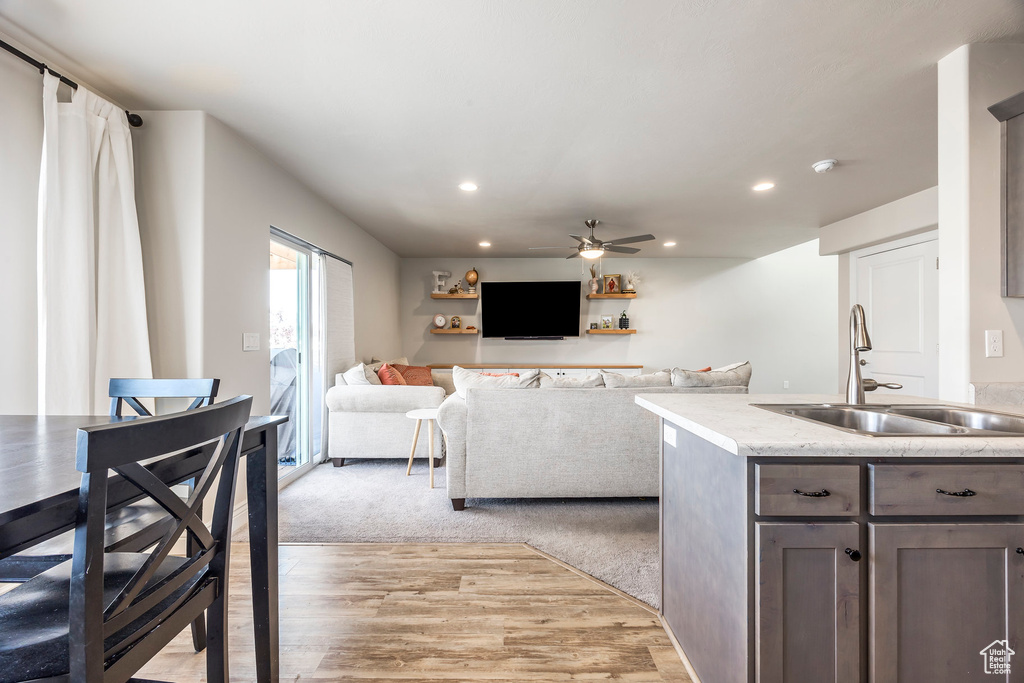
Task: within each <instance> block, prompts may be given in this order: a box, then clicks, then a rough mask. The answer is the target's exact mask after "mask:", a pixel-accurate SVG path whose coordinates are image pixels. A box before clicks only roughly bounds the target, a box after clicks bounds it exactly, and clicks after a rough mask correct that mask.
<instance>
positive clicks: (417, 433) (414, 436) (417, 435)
mask: <svg viewBox="0 0 1024 683" xmlns="http://www.w3.org/2000/svg"><path fill="white" fill-rule="evenodd" d="M422 422H423V420H416V431H414V432H413V433H412V450H410V451H409V466H408V467H406V468H405V476H407V477H408V476H409V473H410V472H412V459H413V456H415V455H416V442H417V441H419V438H420V424H421V423H422Z"/></svg>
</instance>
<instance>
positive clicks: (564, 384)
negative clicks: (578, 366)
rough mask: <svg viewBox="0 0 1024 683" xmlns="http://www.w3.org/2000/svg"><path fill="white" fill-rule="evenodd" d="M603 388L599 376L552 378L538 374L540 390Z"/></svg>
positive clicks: (601, 378)
mask: <svg viewBox="0 0 1024 683" xmlns="http://www.w3.org/2000/svg"><path fill="white" fill-rule="evenodd" d="M603 386H604V377H602V376H601V375H587V376H586V377H552V376H551V375H549V374H548V373H546V372H542V373H540V388H541V389H590V388H596V387H603Z"/></svg>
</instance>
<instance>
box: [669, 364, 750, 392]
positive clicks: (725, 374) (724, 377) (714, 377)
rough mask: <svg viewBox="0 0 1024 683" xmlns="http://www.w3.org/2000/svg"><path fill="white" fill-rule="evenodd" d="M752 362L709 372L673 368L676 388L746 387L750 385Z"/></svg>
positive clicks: (673, 381)
mask: <svg viewBox="0 0 1024 683" xmlns="http://www.w3.org/2000/svg"><path fill="white" fill-rule="evenodd" d="M750 373H751V368H750V361H746V362H744V363H733V364H732V365H726V366H725V367H723V368H716V369H714V370H710V371H707V372H698V371H696V370H683V369H682V368H672V386H674V387H745V386H749V385H750Z"/></svg>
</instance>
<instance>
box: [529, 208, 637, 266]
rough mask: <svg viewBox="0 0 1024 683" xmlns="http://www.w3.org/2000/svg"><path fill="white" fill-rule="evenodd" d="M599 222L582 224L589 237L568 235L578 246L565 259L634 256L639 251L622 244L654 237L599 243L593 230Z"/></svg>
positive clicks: (594, 220)
mask: <svg viewBox="0 0 1024 683" xmlns="http://www.w3.org/2000/svg"><path fill="white" fill-rule="evenodd" d="M600 222H601V221H599V220H597V219H596V218H590V219H587V220H586V221H584V222H583V224H584V225H586V226H587V227H588V228H590V237H582V236H580V235H569V237H571V238H573V239H574V240H576V241H577V242H579V245H577V246H576V247H575V249H576V253H575V254H572V255H571V256H566V259H571V258H576V257H578V256H582V257H583V258H587V259H595V258H599V257H601V256H604V255H605V254H606V253H615V254H635V253H637V252H638V251H640V250H639V249H636V248H634V247H623V246H621V245H623V244H633V243H634V242H647V241H648V240H653V239H654V235H635V236H633V237H620V238H618V239H614V240H604V241H601V240H599V239H597V238H596V237H594V228H596V227H597V224H598V223H600ZM572 248H573V247H530V249H572Z"/></svg>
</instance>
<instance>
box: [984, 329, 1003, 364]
mask: <svg viewBox="0 0 1024 683" xmlns="http://www.w3.org/2000/svg"><path fill="white" fill-rule="evenodd" d="M1002 357H1003V331H1002V330H985V358H1002Z"/></svg>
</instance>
